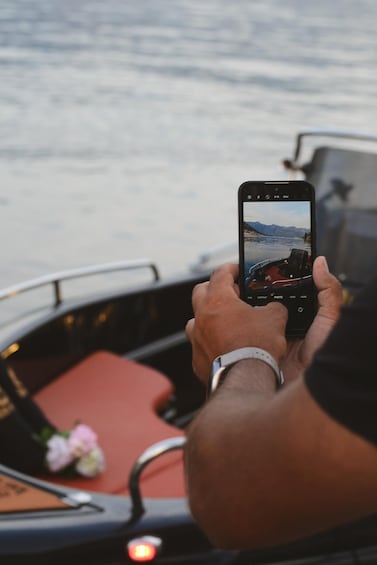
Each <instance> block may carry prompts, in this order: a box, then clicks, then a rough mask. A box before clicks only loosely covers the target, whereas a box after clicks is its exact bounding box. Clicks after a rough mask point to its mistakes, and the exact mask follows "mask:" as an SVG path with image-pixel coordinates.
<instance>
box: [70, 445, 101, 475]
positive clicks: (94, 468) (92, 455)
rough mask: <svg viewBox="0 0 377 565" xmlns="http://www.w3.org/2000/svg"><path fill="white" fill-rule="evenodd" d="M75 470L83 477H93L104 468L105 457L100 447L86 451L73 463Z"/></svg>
mask: <svg viewBox="0 0 377 565" xmlns="http://www.w3.org/2000/svg"><path fill="white" fill-rule="evenodd" d="M75 469H76V471H77V472H78V473H79V474H80V475H82V476H83V477H89V478H93V477H96V476H97V475H98V474H99V473H102V472H103V471H104V470H105V458H104V455H103V452H102V449H101V448H100V447H95V448H93V449H92V450H91V451H89V453H86V454H85V455H83V456H82V457H80V459H79V460H78V462H77V463H76V465H75Z"/></svg>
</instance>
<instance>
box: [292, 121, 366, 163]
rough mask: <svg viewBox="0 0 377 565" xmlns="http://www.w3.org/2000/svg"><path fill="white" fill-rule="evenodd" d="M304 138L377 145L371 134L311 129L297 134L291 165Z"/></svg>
mask: <svg viewBox="0 0 377 565" xmlns="http://www.w3.org/2000/svg"><path fill="white" fill-rule="evenodd" d="M305 137H333V138H338V139H348V140H355V141H372V142H375V143H377V135H376V134H372V133H363V132H358V131H347V130H336V129H312V130H304V131H302V132H300V133H299V134H297V137H296V146H295V150H294V153H293V160H292V162H293V163H296V162H297V160H298V158H299V156H300V152H301V149H302V143H303V139H304V138H305Z"/></svg>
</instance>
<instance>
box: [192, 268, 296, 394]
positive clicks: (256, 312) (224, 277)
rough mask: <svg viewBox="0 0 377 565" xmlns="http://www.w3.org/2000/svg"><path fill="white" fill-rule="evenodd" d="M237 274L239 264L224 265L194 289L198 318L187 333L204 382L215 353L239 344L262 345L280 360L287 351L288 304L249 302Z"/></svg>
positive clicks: (200, 376)
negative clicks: (243, 297)
mask: <svg viewBox="0 0 377 565" xmlns="http://www.w3.org/2000/svg"><path fill="white" fill-rule="evenodd" d="M237 276H238V266H237V265H224V266H223V267H220V268H219V269H217V270H216V271H214V272H213V274H212V276H211V279H210V281H209V282H206V283H202V284H199V285H197V286H196V287H195V289H194V292H193V299H192V300H193V309H194V315H195V319H191V320H189V322H188V323H187V325H186V333H187V336H188V338H189V340H190V341H191V344H192V349H193V369H194V372H195V373H196V375H197V376H198V377H199V378H200V379H201V380H202V381H203V382H204V383H206V381H207V380H208V377H209V375H210V372H211V365H212V362H213V360H214V359H215V357H217V356H218V355H222V354H224V353H229V352H230V351H233V350H234V349H238V348H239V347H261V348H262V349H265V350H266V351H268V352H269V353H270V354H271V355H272V356H273V357H274V358H275V359H276V360H277V362H278V363H279V362H281V360H282V358H283V356H284V354H285V352H286V340H285V326H286V322H287V315H288V313H287V310H286V308H285V307H284V306H282V305H281V304H277V303H270V304H268V305H267V306H261V307H259V308H253V307H251V306H250V305H249V304H246V302H243V301H242V300H241V299H240V298H239V291H238V286H237V285H236V284H235V282H234V281H235V279H236V278H237Z"/></svg>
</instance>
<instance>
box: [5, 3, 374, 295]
mask: <svg viewBox="0 0 377 565" xmlns="http://www.w3.org/2000/svg"><path fill="white" fill-rule="evenodd" d="M376 22H377V2H376V1H375V0H358V1H357V2H355V1H354V0H332V1H331V2H329V1H328V0H316V1H315V2H307V1H306V2H305V1H304V2H303V1H302V0H253V1H252V2H251V1H250V0H234V1H232V2H229V0H106V2H103V0H80V1H77V0H64V1H61V0H1V2H0V65H1V80H0V178H1V192H0V214H1V216H0V217H1V221H0V235H1V243H2V253H1V257H2V266H1V271H0V272H1V281H0V286H2V287H3V286H6V285H8V284H11V283H13V282H18V281H20V280H23V279H25V278H30V277H34V276H39V275H43V274H46V273H48V272H50V271H56V270H60V269H65V268H70V267H77V266H80V265H87V264H91V263H96V262H106V261H116V260H120V259H127V258H130V259H134V258H138V257H149V258H151V259H152V260H154V261H155V262H156V263H157V264H158V265H159V266H160V268H161V271H162V273H163V274H168V273H173V272H178V271H181V270H182V269H185V268H186V267H187V265H188V264H189V263H191V262H192V261H193V260H194V259H195V258H196V256H197V255H198V253H199V252H200V251H202V250H203V249H206V248H207V247H212V246H215V245H217V244H221V243H225V242H228V241H232V240H235V239H236V233H237V227H236V226H237V219H236V190H237V187H238V185H239V184H240V183H241V182H243V181H244V180H247V179H253V178H258V179H261V178H270V179H276V178H285V172H283V170H282V169H281V167H280V161H281V159H282V158H284V157H289V156H291V153H292V149H293V141H294V136H295V134H296V132H297V131H298V130H301V129H303V128H307V127H333V128H350V129H357V130H364V131H371V130H373V129H375V125H376V123H377V73H376V69H377V34H376Z"/></svg>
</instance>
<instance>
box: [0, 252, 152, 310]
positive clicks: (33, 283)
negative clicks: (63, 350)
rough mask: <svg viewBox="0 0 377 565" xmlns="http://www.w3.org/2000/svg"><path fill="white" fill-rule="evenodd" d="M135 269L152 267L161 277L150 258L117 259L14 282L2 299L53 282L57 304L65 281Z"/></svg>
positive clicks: (4, 291) (0, 294)
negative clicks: (111, 261)
mask: <svg viewBox="0 0 377 565" xmlns="http://www.w3.org/2000/svg"><path fill="white" fill-rule="evenodd" d="M135 269H151V271H152V273H153V277H154V280H155V281H158V280H159V279H160V275H159V272H158V270H157V267H156V266H155V265H154V264H153V263H151V261H150V260H149V259H136V260H133V261H117V262H113V263H102V264H99V265H89V266H87V267H80V268H77V269H70V270H66V271H58V272H57V273H52V274H50V275H45V276H42V277H38V278H35V279H30V280H28V281H25V282H23V283H18V284H14V285H12V286H9V287H7V288H3V289H2V290H0V300H5V299H6V298H12V297H15V296H18V295H19V294H21V293H23V292H28V291H30V290H34V289H36V288H40V287H42V286H47V285H49V284H51V285H52V286H53V288H54V297H55V306H58V305H59V304H61V303H62V301H63V298H62V290H61V284H62V282H63V281H67V280H72V279H78V278H81V277H88V276H91V275H99V274H103V273H110V272H114V271H129V270H135Z"/></svg>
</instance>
